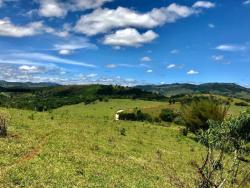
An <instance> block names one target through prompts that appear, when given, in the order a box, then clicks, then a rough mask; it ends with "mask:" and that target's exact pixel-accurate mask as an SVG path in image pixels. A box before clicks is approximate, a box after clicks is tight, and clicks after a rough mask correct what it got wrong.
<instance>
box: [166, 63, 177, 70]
mask: <svg viewBox="0 0 250 188" xmlns="http://www.w3.org/2000/svg"><path fill="white" fill-rule="evenodd" d="M175 67H176V64H170V65H168V66H167V68H168V69H172V68H175Z"/></svg>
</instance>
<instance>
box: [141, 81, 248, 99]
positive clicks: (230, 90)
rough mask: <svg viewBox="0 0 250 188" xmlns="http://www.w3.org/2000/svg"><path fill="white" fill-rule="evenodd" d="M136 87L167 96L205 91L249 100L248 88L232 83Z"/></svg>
mask: <svg viewBox="0 0 250 188" xmlns="http://www.w3.org/2000/svg"><path fill="white" fill-rule="evenodd" d="M136 88H140V89H142V90H144V91H150V92H154V93H159V94H162V95H165V96H168V97H170V96H173V95H179V94H197V93H206V94H216V95H224V96H227V97H235V98H241V99H245V100H248V101H249V100H250V89H248V88H245V87H242V86H239V85H237V84H233V83H206V84H200V85H194V84H165V85H141V86H136Z"/></svg>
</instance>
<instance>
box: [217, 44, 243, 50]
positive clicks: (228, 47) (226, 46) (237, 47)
mask: <svg viewBox="0 0 250 188" xmlns="http://www.w3.org/2000/svg"><path fill="white" fill-rule="evenodd" d="M215 49H216V50H221V51H227V52H236V51H244V50H246V47H245V46H240V45H229V44H222V45H219V46H217V47H216V48H215Z"/></svg>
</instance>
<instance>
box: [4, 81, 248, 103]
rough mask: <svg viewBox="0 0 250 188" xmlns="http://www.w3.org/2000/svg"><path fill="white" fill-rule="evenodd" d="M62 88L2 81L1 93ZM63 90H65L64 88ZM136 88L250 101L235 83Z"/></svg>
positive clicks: (169, 94)
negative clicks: (215, 95)
mask: <svg viewBox="0 0 250 188" xmlns="http://www.w3.org/2000/svg"><path fill="white" fill-rule="evenodd" d="M57 86H60V85H59V84H57V83H51V82H41V83H31V82H25V83H22V82H6V81H0V91H5V90H6V89H7V90H13V89H14V90H15V89H17V90H21V91H22V90H27V89H28V90H30V89H31V90H33V89H35V88H45V87H56V88H57ZM62 88H64V87H63V86H62ZM135 88H138V89H141V90H143V91H147V92H153V93H157V94H160V95H164V96H167V97H170V96H173V95H180V94H199V93H206V94H208V93H210V94H217V95H224V96H228V97H236V98H241V99H245V100H248V101H250V88H245V87H242V86H240V85H237V84H234V83H206V84H200V85H195V84H179V83H175V84H164V85H139V86H135Z"/></svg>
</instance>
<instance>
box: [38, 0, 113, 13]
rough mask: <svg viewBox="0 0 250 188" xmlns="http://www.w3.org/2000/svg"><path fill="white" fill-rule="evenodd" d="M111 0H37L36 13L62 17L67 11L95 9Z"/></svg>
mask: <svg viewBox="0 0 250 188" xmlns="http://www.w3.org/2000/svg"><path fill="white" fill-rule="evenodd" d="M111 1H112V0H69V1H62V0H39V3H40V7H39V9H38V13H39V15H40V16H44V17H64V16H66V15H67V13H68V12H69V11H79V10H87V9H95V8H98V7H101V6H102V5H103V4H104V3H106V2H111Z"/></svg>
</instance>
